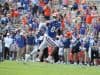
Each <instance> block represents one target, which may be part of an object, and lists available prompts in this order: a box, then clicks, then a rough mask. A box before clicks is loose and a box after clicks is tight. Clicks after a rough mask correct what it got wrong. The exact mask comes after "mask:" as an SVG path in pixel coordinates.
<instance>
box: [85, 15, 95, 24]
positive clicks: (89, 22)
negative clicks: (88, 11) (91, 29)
mask: <svg viewBox="0 0 100 75" xmlns="http://www.w3.org/2000/svg"><path fill="white" fill-rule="evenodd" d="M92 19H93V18H92V16H91V15H87V16H86V23H87V24H91V23H92Z"/></svg>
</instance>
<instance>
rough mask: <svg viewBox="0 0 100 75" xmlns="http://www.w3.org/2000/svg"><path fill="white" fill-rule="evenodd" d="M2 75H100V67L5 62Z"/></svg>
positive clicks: (1, 67)
mask: <svg viewBox="0 0 100 75" xmlns="http://www.w3.org/2000/svg"><path fill="white" fill-rule="evenodd" d="M0 75H100V67H87V66H80V65H66V64H65V65H64V64H47V63H27V64H23V62H15V61H4V62H2V63H0Z"/></svg>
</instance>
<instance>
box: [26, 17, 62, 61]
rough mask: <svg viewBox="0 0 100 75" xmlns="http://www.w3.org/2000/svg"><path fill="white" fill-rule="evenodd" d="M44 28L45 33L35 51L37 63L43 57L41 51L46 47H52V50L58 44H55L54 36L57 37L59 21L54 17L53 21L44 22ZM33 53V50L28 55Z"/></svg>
mask: <svg viewBox="0 0 100 75" xmlns="http://www.w3.org/2000/svg"><path fill="white" fill-rule="evenodd" d="M45 27H46V32H45V33H44V36H43V41H42V43H41V44H40V46H39V48H38V49H37V51H39V57H38V60H37V61H40V60H41V57H42V55H43V51H44V49H45V48H47V47H48V46H52V47H54V48H55V47H58V44H57V43H56V36H57V33H58V30H59V29H60V27H61V23H60V21H58V20H57V18H56V17H55V18H54V19H53V20H50V21H48V22H46V26H45ZM41 28H42V27H41ZM41 28H40V29H41ZM39 31H40V30H39ZM34 53H36V51H34V50H33V51H32V52H31V54H30V55H33V54H34ZM51 58H52V57H50V59H51ZM27 59H28V57H27V58H26V60H27Z"/></svg>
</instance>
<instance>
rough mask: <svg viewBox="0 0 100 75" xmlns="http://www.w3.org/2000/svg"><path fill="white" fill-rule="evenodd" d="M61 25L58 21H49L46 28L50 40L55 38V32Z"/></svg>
mask: <svg viewBox="0 0 100 75" xmlns="http://www.w3.org/2000/svg"><path fill="white" fill-rule="evenodd" d="M60 26H61V23H60V22H59V21H51V22H50V23H49V26H48V31H47V34H48V36H50V37H51V38H55V37H56V34H57V30H58V29H60Z"/></svg>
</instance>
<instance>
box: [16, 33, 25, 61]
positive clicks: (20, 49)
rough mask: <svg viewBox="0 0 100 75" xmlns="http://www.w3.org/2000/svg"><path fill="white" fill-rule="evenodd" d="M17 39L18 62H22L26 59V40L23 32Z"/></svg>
mask: <svg viewBox="0 0 100 75" xmlns="http://www.w3.org/2000/svg"><path fill="white" fill-rule="evenodd" d="M15 38H16V43H17V45H18V50H17V60H21V59H23V58H24V53H25V46H26V42H25V40H26V39H25V37H24V36H23V32H20V34H17V35H16V37H15Z"/></svg>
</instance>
